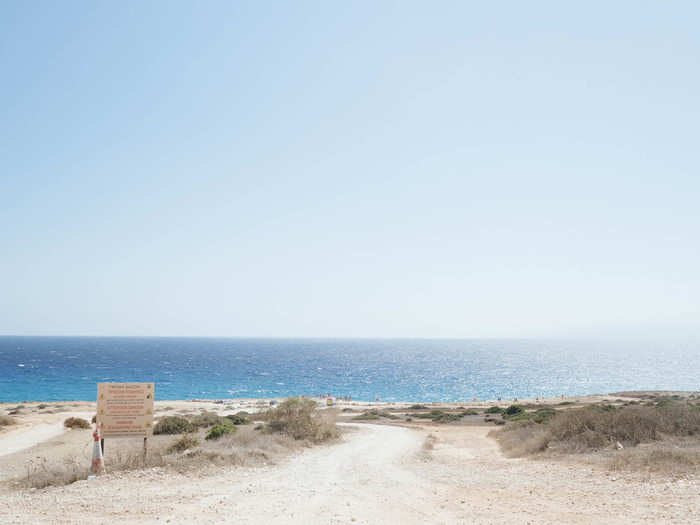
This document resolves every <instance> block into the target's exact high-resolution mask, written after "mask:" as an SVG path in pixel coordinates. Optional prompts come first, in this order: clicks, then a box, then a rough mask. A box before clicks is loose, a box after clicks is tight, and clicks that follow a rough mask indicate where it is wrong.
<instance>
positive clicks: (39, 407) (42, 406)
mask: <svg viewBox="0 0 700 525" xmlns="http://www.w3.org/2000/svg"><path fill="white" fill-rule="evenodd" d="M47 406H48V405H44V404H41V405H39V406H38V407H37V408H38V409H39V410H44V409H45V408H46V407H47Z"/></svg>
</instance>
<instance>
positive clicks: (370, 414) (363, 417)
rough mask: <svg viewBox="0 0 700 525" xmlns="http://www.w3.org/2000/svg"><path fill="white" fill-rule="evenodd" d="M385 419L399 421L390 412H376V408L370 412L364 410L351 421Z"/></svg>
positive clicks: (397, 417)
mask: <svg viewBox="0 0 700 525" xmlns="http://www.w3.org/2000/svg"><path fill="white" fill-rule="evenodd" d="M381 417H383V418H385V419H400V418H399V416H397V415H394V414H392V413H391V412H388V411H386V410H377V409H376V408H373V409H372V410H365V411H364V412H363V413H362V414H358V415H356V416H355V417H353V419H357V420H367V419H379V418H381Z"/></svg>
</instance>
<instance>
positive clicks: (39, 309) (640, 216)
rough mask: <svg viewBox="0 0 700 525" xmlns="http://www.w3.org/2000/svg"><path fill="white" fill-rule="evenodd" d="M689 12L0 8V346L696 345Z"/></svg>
mask: <svg viewBox="0 0 700 525" xmlns="http://www.w3.org/2000/svg"><path fill="white" fill-rule="evenodd" d="M698 15H700V7H699V6H698V5H697V4H695V3H692V2H674V3H673V4H672V5H671V6H668V5H664V6H660V5H658V6H657V5H652V4H638V3H635V2H618V3H615V4H612V5H611V4H609V3H603V2H588V3H586V4H585V5H564V4H560V3H556V2H539V3H536V4H527V5H526V4H519V3H515V2H510V3H508V2H507V3H499V4H498V5H484V4H478V3H474V4H471V3H465V2H442V3H440V4H437V5H429V4H425V3H419V2H401V3H395V2H381V3H376V4H374V3H362V2H349V3H343V4H338V3H314V2H298V3H284V2H273V3H266V4H264V5H263V4H260V5H257V4H254V3H229V2H208V3H206V4H191V3H187V2H169V3H167V4H162V3H146V4H130V5H122V4H110V3H81V2H68V3H61V4H56V3H51V2H33V3H31V4H27V3H9V2H6V3H4V4H3V5H2V6H0V65H1V66H2V69H3V71H4V72H5V75H4V82H3V83H2V84H1V85H0V95H2V98H3V100H4V101H5V104H3V108H2V109H1V110H0V111H1V114H2V122H3V124H4V125H3V126H2V127H0V155H2V158H3V163H2V173H0V243H1V244H0V246H1V247H2V248H1V251H0V334H5V335H27V336H32V335H48V336H54V335H66V336H73V335H87V336H100V335H104V336H137V337H138V336H174V337H177V336H191V337H319V338H324V337H347V338H355V337H362V338H378V337H379V338H395V337H398V338H402V337H406V338H415V337H418V338H449V339H452V338H458V339H464V338H466V339H471V338H561V337H637V338H644V337H651V338H665V337H672V338H700V302H699V301H698V297H699V296H700V279H698V268H700V247H699V244H698V238H700V209H699V208H698V196H699V195H700V178H699V177H698V173H699V172H700V170H699V168H700V158H699V155H698V149H697V144H696V142H697V140H696V136H697V129H696V128H697V122H698V117H699V116H700V98H699V97H698V96H697V93H699V92H700V69H699V68H698V67H697V64H698V61H699V59H700V36H698V35H699V33H698V31H697V27H696V26H697V23H696V21H697V19H698Z"/></svg>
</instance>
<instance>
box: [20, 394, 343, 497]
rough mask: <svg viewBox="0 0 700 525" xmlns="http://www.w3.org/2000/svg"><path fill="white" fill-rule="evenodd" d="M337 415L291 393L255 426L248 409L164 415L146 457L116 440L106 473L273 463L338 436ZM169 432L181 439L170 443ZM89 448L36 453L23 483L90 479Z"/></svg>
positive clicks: (75, 424)
mask: <svg viewBox="0 0 700 525" xmlns="http://www.w3.org/2000/svg"><path fill="white" fill-rule="evenodd" d="M336 415H337V414H336V411H335V410H318V409H317V408H316V404H315V403H314V402H313V401H310V400H300V399H297V398H292V399H289V400H287V401H285V402H283V403H280V405H279V406H278V407H276V408H274V409H271V410H268V411H267V412H265V413H263V414H261V415H260V416H261V418H262V419H264V420H265V421H266V423H265V424H264V425H263V426H261V427H253V425H252V424H250V419H249V417H248V416H249V414H247V413H245V412H239V413H237V414H231V415H229V416H226V417H221V416H218V415H217V414H215V413H212V412H204V413H201V414H196V415H189V416H187V417H180V416H165V417H162V418H160V420H159V421H158V422H157V423H156V425H155V426H154V434H156V437H155V438H154V439H153V440H149V448H148V453H147V455H146V456H144V454H143V449H142V448H141V446H140V443H139V440H123V441H120V442H119V443H116V442H115V443H114V445H112V444H110V446H108V447H106V454H105V468H106V471H107V473H110V472H119V471H128V470H138V469H143V468H153V467H163V468H168V469H173V470H175V471H177V472H183V473H184V472H192V471H198V472H199V471H201V472H207V471H208V470H209V469H211V471H212V472H215V471H216V467H218V466H222V465H229V466H230V465H245V466H256V465H260V464H268V463H270V462H274V461H276V460H277V459H278V458H281V457H283V456H285V455H287V454H289V453H290V452H292V451H295V450H298V449H300V448H301V447H305V446H311V445H313V444H315V443H320V442H323V441H327V440H330V439H333V438H336V437H338V435H339V432H338V429H337V427H336V425H335V420H336ZM257 416H258V415H257V414H256V418H257ZM65 424H66V426H67V427H69V428H90V424H89V423H88V422H87V421H85V420H84V419H79V418H69V419H68V420H66V422H65ZM84 425H87V426H84ZM158 434H162V435H163V436H160V435H158ZM168 434H171V435H175V436H176V438H175V439H172V440H171V441H169V442H168V441H167V437H166V436H167V435H168ZM151 441H152V443H151ZM91 450H92V448H90V451H91ZM90 451H87V449H86V450H84V451H83V454H82V456H81V457H78V456H80V455H76V456H69V457H66V458H62V459H51V460H49V459H47V458H35V459H34V460H32V461H29V462H28V463H27V464H26V465H25V467H26V474H25V476H24V478H23V479H22V480H21V481H22V483H21V485H22V486H25V487H34V488H44V487H48V486H52V485H65V484H69V483H73V482H74V481H77V480H81V479H86V478H87V476H88V473H89V472H88V469H89V465H90V457H89V455H90V454H91V452H90Z"/></svg>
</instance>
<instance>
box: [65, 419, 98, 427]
mask: <svg viewBox="0 0 700 525" xmlns="http://www.w3.org/2000/svg"><path fill="white" fill-rule="evenodd" d="M63 426H64V427H66V428H70V429H76V428H91V425H90V422H89V421H88V420H86V419H83V418H80V417H69V418H68V419H66V420H65V421H64V422H63Z"/></svg>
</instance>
